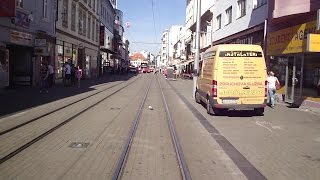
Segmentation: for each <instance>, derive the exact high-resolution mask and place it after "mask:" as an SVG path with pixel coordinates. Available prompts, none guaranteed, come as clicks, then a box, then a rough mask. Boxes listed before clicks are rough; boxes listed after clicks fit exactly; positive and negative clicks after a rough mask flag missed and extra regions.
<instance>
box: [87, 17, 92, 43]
mask: <svg viewBox="0 0 320 180" xmlns="http://www.w3.org/2000/svg"><path fill="white" fill-rule="evenodd" d="M90 35H91V16H90V15H89V14H88V34H87V36H88V38H89V39H90Z"/></svg>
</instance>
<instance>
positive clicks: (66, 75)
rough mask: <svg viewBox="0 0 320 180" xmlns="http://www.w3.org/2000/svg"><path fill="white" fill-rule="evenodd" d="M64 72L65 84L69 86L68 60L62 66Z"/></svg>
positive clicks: (69, 71)
mask: <svg viewBox="0 0 320 180" xmlns="http://www.w3.org/2000/svg"><path fill="white" fill-rule="evenodd" d="M64 72H65V86H69V85H70V84H71V82H70V78H71V67H70V65H69V63H68V62H66V64H65V66H64Z"/></svg>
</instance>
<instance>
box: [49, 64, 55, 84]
mask: <svg viewBox="0 0 320 180" xmlns="http://www.w3.org/2000/svg"><path fill="white" fill-rule="evenodd" d="M48 71H49V76H48V85H49V87H50V88H51V87H52V85H53V76H54V70H53V66H52V65H51V64H49V65H48Z"/></svg>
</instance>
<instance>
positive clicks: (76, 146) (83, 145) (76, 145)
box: [69, 142, 89, 148]
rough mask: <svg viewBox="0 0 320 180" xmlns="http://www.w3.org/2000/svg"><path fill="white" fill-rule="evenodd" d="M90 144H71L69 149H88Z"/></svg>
mask: <svg viewBox="0 0 320 180" xmlns="http://www.w3.org/2000/svg"><path fill="white" fill-rule="evenodd" d="M88 145H89V143H84V142H73V143H71V144H70V146H69V147H71V148H87V147H88Z"/></svg>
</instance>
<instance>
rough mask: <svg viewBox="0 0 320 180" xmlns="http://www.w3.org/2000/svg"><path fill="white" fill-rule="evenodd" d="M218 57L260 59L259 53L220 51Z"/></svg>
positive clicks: (260, 53)
mask: <svg viewBox="0 0 320 180" xmlns="http://www.w3.org/2000/svg"><path fill="white" fill-rule="evenodd" d="M219 57H262V52H260V51H220V53H219Z"/></svg>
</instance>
